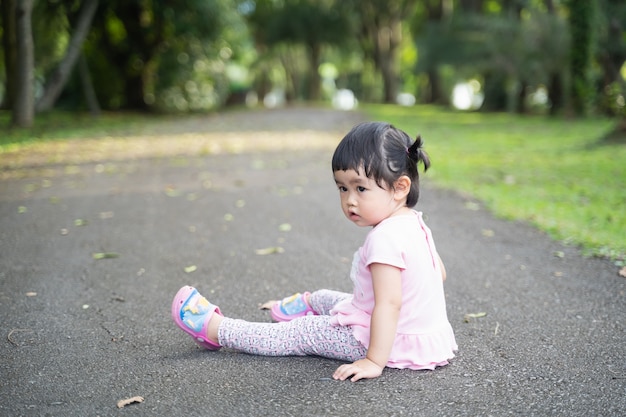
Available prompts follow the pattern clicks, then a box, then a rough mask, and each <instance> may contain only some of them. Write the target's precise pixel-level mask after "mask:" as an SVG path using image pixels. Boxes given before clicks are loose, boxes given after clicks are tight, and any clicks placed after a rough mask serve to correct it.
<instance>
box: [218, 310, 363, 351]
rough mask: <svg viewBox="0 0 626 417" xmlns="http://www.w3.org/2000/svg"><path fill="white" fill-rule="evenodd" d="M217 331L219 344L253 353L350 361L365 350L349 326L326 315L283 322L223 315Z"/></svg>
mask: <svg viewBox="0 0 626 417" xmlns="http://www.w3.org/2000/svg"><path fill="white" fill-rule="evenodd" d="M217 333H218V341H219V344H220V345H222V346H224V347H228V348H232V349H236V350H238V351H241V352H245V353H249V354H253V355H263V356H307V355H315V356H322V357H325V358H331V359H339V360H344V361H350V362H353V361H355V360H358V359H362V358H364V357H365V355H366V354H367V349H366V348H365V347H364V346H363V345H361V343H359V341H357V340H356V339H355V338H354V336H353V335H352V329H351V328H350V327H347V326H333V325H331V324H330V317H329V316H305V317H300V318H297V319H294V320H292V321H289V322H282V323H251V322H247V321H244V320H236V319H230V318H226V317H224V318H223V319H222V320H221V322H220V324H219V328H218V332H217Z"/></svg>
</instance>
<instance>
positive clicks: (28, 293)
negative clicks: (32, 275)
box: [26, 291, 37, 297]
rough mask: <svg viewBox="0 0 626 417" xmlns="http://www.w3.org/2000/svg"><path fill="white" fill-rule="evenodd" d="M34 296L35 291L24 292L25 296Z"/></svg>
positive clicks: (35, 294)
mask: <svg viewBox="0 0 626 417" xmlns="http://www.w3.org/2000/svg"><path fill="white" fill-rule="evenodd" d="M36 296H37V293H36V292H34V291H29V292H27V293H26V297H36Z"/></svg>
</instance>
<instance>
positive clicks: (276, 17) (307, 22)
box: [248, 0, 350, 100]
mask: <svg viewBox="0 0 626 417" xmlns="http://www.w3.org/2000/svg"><path fill="white" fill-rule="evenodd" d="M345 11H346V9H345V8H344V7H343V6H342V4H341V3H335V2H334V1H332V0H330V1H321V2H320V1H316V0H286V1H285V2H284V3H283V2H276V1H272V0H269V1H268V0H266V1H258V2H256V8H255V9H254V11H253V12H252V13H250V15H249V16H248V20H249V22H250V24H251V25H252V27H253V33H254V37H255V41H256V45H257V48H259V49H261V50H264V49H265V48H271V49H274V50H275V51H277V52H279V56H280V59H281V61H282V63H283V67H284V69H285V72H286V74H287V78H288V79H291V80H292V81H291V84H292V88H293V90H294V95H295V96H304V94H298V90H299V85H298V84H299V82H298V81H297V78H298V74H297V73H296V72H294V70H295V65H293V64H292V63H291V62H290V61H291V59H290V58H291V56H292V55H293V54H294V53H297V49H298V46H302V47H304V48H305V51H306V57H307V61H308V65H307V68H308V71H307V73H306V78H307V81H308V82H307V84H308V89H307V90H308V91H307V93H306V97H307V98H308V99H310V100H319V99H320V98H321V77H320V74H319V71H318V70H319V67H320V64H321V63H322V52H323V48H324V47H326V46H329V45H340V44H342V43H343V42H344V41H345V39H346V38H348V37H349V36H350V22H349V21H348V19H347V18H346V13H345ZM285 44H286V45H287V46H285ZM300 64H301V63H300Z"/></svg>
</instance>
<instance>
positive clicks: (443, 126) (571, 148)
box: [364, 105, 626, 264]
mask: <svg viewBox="0 0 626 417" xmlns="http://www.w3.org/2000/svg"><path fill="white" fill-rule="evenodd" d="M364 109H365V111H366V113H367V114H368V115H369V117H370V118H371V119H372V120H384V121H389V122H391V123H393V124H394V125H396V126H397V127H399V128H401V129H403V130H405V131H406V132H407V133H409V134H410V135H412V136H415V135H417V134H418V133H421V134H422V137H423V138H424V140H425V148H426V150H427V152H428V153H429V155H430V156H431V160H432V163H433V165H432V167H431V170H432V171H431V170H429V171H428V176H429V178H431V179H432V180H433V181H434V182H435V183H436V184H438V185H439V186H442V187H445V188H450V189H456V190H459V191H462V192H466V193H469V194H471V195H472V196H474V197H476V198H478V199H480V200H481V201H483V202H484V204H485V205H486V206H487V207H488V208H489V209H490V210H492V211H493V212H494V213H495V214H496V215H498V216H501V217H503V218H506V219H515V220H523V221H528V222H530V223H531V224H533V225H535V226H536V227H538V228H539V229H541V230H544V231H546V232H547V233H548V234H550V235H551V236H552V237H553V238H555V239H558V240H561V241H564V242H566V243H569V244H576V245H580V246H581V247H583V248H584V250H585V253H587V254H588V255H592V256H601V257H607V258H610V259H613V260H616V261H618V263H620V264H622V263H623V262H624V260H625V259H626V144H624V143H621V144H620V143H615V142H603V141H602V140H601V138H602V137H603V136H604V135H605V134H606V133H607V132H608V131H610V130H611V129H612V128H613V126H614V122H612V121H610V120H606V119H586V120H564V119H550V118H546V117H537V116H526V117H523V116H517V115H510V114H482V113H462V112H453V111H448V110H443V109H439V108H437V107H431V106H417V107H411V108H406V107H397V106H382V105H381V106H377V105H374V106H365V108H364Z"/></svg>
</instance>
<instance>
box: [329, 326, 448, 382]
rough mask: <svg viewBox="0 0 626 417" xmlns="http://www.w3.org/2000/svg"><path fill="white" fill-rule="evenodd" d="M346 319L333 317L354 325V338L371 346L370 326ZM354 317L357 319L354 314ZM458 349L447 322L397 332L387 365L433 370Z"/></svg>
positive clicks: (446, 361) (364, 344)
mask: <svg viewBox="0 0 626 417" xmlns="http://www.w3.org/2000/svg"><path fill="white" fill-rule="evenodd" d="M346 318H347V317H342V315H341V314H337V315H335V316H333V318H332V319H331V323H333V324H335V325H348V326H351V327H352V333H353V335H354V337H355V338H356V339H357V340H358V341H359V342H360V343H361V344H363V346H365V347H366V348H367V347H369V342H370V331H369V328H368V327H366V326H363V325H361V324H357V323H354V322H352V323H351V324H349V323H347V322H346V321H347V320H345V319H346ZM351 318H352V319H354V317H351ZM342 319H344V320H342ZM342 321H343V323H342ZM351 321H352V320H351ZM356 321H358V320H356ZM457 350H458V345H457V343H456V339H455V337H454V331H453V330H452V326H450V324H449V323H445V324H442V326H441V327H439V328H437V329H433V331H430V332H427V333H421V334H398V335H396V340H395V342H394V345H393V348H392V350H391V354H390V355H389V360H388V361H387V366H388V367H390V368H400V369H405V368H406V369H414V370H426V369H430V370H432V369H435V368H436V367H438V366H444V365H448V361H449V360H450V359H452V358H454V356H455V355H454V352H456V351H457Z"/></svg>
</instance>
